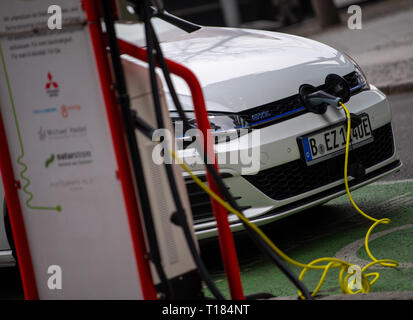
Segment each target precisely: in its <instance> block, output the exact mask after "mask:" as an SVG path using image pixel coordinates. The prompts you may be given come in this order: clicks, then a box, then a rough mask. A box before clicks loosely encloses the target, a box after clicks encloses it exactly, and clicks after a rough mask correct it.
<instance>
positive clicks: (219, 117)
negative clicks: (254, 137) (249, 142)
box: [170, 112, 248, 142]
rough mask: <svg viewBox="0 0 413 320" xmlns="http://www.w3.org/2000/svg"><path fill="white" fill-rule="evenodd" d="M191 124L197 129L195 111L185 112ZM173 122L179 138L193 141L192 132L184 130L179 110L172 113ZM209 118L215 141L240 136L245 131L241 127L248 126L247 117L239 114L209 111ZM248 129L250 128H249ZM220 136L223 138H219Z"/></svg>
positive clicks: (192, 127)
mask: <svg viewBox="0 0 413 320" xmlns="http://www.w3.org/2000/svg"><path fill="white" fill-rule="evenodd" d="M185 114H186V116H187V119H188V122H189V125H190V126H191V128H187V129H196V128H197V127H196V117H195V113H194V112H185ZM170 116H171V120H172V124H173V125H174V129H175V136H176V139H178V140H184V141H186V142H189V141H192V140H193V136H192V134H191V133H190V132H183V130H184V128H183V122H182V120H181V118H180V116H179V114H178V113H177V112H171V113H170ZM208 120H209V123H210V125H211V131H212V132H211V133H212V135H213V136H214V137H216V138H215V140H216V141H215V142H223V141H228V140H233V139H236V138H238V137H239V136H240V135H242V134H243V133H244V132H243V130H241V129H244V128H247V127H248V122H247V121H246V117H245V116H243V115H237V114H224V113H212V112H211V113H208ZM247 131H248V130H247ZM188 133H189V134H188ZM220 138H223V139H221V140H219V139H220Z"/></svg>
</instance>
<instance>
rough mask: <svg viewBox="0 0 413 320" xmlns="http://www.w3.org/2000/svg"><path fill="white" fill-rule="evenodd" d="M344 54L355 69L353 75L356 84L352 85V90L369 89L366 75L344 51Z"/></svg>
mask: <svg viewBox="0 0 413 320" xmlns="http://www.w3.org/2000/svg"><path fill="white" fill-rule="evenodd" d="M344 55H345V56H346V57H347V58H348V59H349V60H350V61H351V63H352V64H353V65H354V69H355V76H356V79H357V82H358V84H357V86H356V87H353V88H352V90H353V91H355V89H358V90H369V89H370V85H369V82H368V81H367V77H366V75H365V73H364V72H363V70H362V69H361V68H360V66H359V64H358V63H357V62H356V61H355V60H354V59H353V58H352V57H351V56H349V55H348V54H346V53H344Z"/></svg>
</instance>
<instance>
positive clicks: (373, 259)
mask: <svg viewBox="0 0 413 320" xmlns="http://www.w3.org/2000/svg"><path fill="white" fill-rule="evenodd" d="M340 106H341V107H343V109H344V111H345V112H346V116H347V138H346V139H347V140H346V155H345V160H344V183H345V185H346V192H347V196H348V198H349V200H350V202H351V204H352V205H353V207H354V208H355V209H356V210H357V211H358V212H359V213H360V214H361V215H362V216H364V217H365V218H366V219H369V220H371V221H373V222H374V224H373V225H372V226H371V227H370V229H369V230H368V231H367V234H366V238H365V240H364V246H365V248H366V252H367V254H368V255H369V257H370V259H371V260H372V261H378V260H377V259H376V258H375V257H374V256H373V254H372V253H371V251H370V249H369V236H370V233H371V232H372V231H373V229H374V228H375V227H376V226H377V225H378V224H381V223H382V224H389V223H390V219H388V218H384V219H380V220H379V219H375V218H372V217H370V216H369V215H367V214H366V213H364V212H363V211H362V210H361V209H360V208H359V207H358V206H357V204H356V203H355V202H354V200H353V197H352V196H351V193H350V188H349V187H348V178H347V170H348V155H349V149H350V147H349V145H350V131H351V117H350V112H349V111H348V108H347V107H346V106H345V104H344V103H342V102H340ZM380 264H381V265H382V266H384V267H397V266H398V263H397V262H396V261H394V260H392V261H391V262H390V263H386V262H381V263H380Z"/></svg>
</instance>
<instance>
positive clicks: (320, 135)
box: [299, 114, 373, 165]
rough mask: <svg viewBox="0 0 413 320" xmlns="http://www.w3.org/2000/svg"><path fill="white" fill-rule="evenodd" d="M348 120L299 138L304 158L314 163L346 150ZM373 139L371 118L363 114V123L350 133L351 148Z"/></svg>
mask: <svg viewBox="0 0 413 320" xmlns="http://www.w3.org/2000/svg"><path fill="white" fill-rule="evenodd" d="M346 137H347V122H346V123H345V124H344V123H343V124H340V125H338V126H335V127H331V128H328V129H323V130H321V131H317V132H315V133H313V134H310V135H308V136H305V137H301V138H299V140H300V142H299V143H301V146H302V149H301V150H302V153H303V158H304V159H305V161H306V163H307V165H312V164H315V163H318V162H320V161H324V160H326V159H328V158H331V157H335V156H337V155H339V154H342V153H344V152H345V148H346ZM371 141H373V134H372V130H371V125H370V120H369V117H368V115H367V114H364V115H362V117H361V124H360V125H359V126H357V127H356V128H354V129H351V133H350V143H351V145H350V148H352V149H355V148H358V147H361V146H362V145H365V144H367V143H370V142H371Z"/></svg>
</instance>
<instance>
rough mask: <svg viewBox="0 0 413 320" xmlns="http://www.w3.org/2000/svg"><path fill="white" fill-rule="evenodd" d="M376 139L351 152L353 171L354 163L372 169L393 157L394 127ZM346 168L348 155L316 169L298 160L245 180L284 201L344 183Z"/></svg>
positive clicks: (378, 132)
mask: <svg viewBox="0 0 413 320" xmlns="http://www.w3.org/2000/svg"><path fill="white" fill-rule="evenodd" d="M373 136H374V141H373V142H371V143H369V144H366V145H364V146H362V147H359V148H357V149H355V150H353V151H350V155H349V167H350V166H351V163H352V162H353V161H359V162H360V163H361V164H362V165H363V166H364V167H365V168H369V167H371V166H374V165H376V164H378V163H380V162H382V161H384V160H386V159H388V158H390V157H391V156H392V155H393V153H394V145H393V132H392V128H391V125H390V124H387V125H385V126H383V127H381V128H379V129H376V130H374V131H373ZM343 168H344V154H342V155H339V156H337V157H335V158H331V159H328V160H325V161H323V162H320V163H317V164H314V165H312V166H307V165H306V164H305V163H304V161H302V160H296V161H292V162H289V163H286V164H284V165H281V166H277V167H274V168H271V169H267V170H263V171H260V172H259V173H258V174H256V175H251V176H244V178H245V179H246V180H247V181H249V182H250V183H251V184H252V185H254V186H255V187H256V188H257V189H259V190H260V191H261V192H263V193H265V194H266V195H267V196H268V197H270V198H272V199H274V200H284V199H287V198H291V197H294V196H297V195H299V194H302V193H305V192H308V191H311V190H314V189H317V188H319V187H322V186H324V185H327V184H330V183H333V182H335V181H337V180H340V179H342V178H343Z"/></svg>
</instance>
